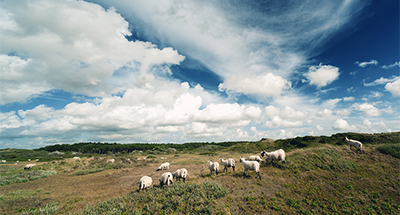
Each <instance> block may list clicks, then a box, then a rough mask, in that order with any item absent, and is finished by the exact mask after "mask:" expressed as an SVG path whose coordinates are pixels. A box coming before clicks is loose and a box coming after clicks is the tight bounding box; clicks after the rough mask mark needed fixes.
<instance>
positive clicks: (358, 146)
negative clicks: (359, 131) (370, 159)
mask: <svg viewBox="0 0 400 215" xmlns="http://www.w3.org/2000/svg"><path fill="white" fill-rule="evenodd" d="M344 140H345V141H346V142H347V144H349V145H350V147H351V146H354V147H355V148H356V149H357V150H358V151H360V152H361V154H362V145H363V144H362V143H361V142H360V141H358V140H352V139H349V138H347V137H344Z"/></svg>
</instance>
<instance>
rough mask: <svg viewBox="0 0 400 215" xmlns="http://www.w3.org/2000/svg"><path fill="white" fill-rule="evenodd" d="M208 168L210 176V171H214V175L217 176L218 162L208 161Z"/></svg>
mask: <svg viewBox="0 0 400 215" xmlns="http://www.w3.org/2000/svg"><path fill="white" fill-rule="evenodd" d="M208 168H209V169H210V176H212V172H213V171H215V176H218V170H219V163H218V162H212V161H208Z"/></svg>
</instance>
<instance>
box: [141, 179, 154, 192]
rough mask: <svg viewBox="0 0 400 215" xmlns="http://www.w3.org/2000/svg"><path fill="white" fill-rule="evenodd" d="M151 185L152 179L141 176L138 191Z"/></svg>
mask: <svg viewBox="0 0 400 215" xmlns="http://www.w3.org/2000/svg"><path fill="white" fill-rule="evenodd" d="M152 183H153V179H152V178H151V177H149V176H143V177H142V178H140V180H139V190H143V189H145V188H148V187H150V186H151V184H152Z"/></svg>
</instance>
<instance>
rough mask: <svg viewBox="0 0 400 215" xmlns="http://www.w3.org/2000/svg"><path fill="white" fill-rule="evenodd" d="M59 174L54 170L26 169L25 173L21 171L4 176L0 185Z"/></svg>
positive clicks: (0, 179) (0, 180)
mask: <svg viewBox="0 0 400 215" xmlns="http://www.w3.org/2000/svg"><path fill="white" fill-rule="evenodd" d="M54 174H57V172H56V171H53V170H36V171H35V170H34V171H26V172H23V173H19V174H16V175H11V176H4V177H1V178H0V186H4V185H7V184H13V183H23V182H27V181H33V180H37V179H40V178H46V177H49V176H51V175H54Z"/></svg>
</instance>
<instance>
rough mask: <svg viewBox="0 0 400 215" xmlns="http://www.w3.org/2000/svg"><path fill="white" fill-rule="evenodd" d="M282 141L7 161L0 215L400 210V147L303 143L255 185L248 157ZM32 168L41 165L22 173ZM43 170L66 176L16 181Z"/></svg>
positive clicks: (265, 168)
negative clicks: (163, 181)
mask: <svg viewBox="0 0 400 215" xmlns="http://www.w3.org/2000/svg"><path fill="white" fill-rule="evenodd" d="M395 135H398V133H395ZM275 144H277V143H276V142H274V141H271V140H263V141H259V142H254V143H238V144H237V145H232V146H229V147H224V148H221V147H213V146H203V147H202V148H199V149H196V150H193V151H184V150H183V151H176V152H159V153H156V154H154V153H153V152H151V153H148V152H134V153H121V154H110V153H109V154H102V155H88V156H85V154H81V155H79V156H80V157H81V159H82V160H81V161H80V162H78V161H75V160H73V159H71V158H62V159H58V160H50V161H46V162H41V161H40V160H39V162H35V161H33V162H32V161H31V162H28V161H21V162H19V164H17V165H16V164H13V163H7V164H1V165H0V174H1V178H0V179H1V181H4V180H5V179H6V178H8V179H9V182H7V184H5V185H3V186H0V214H173V213H176V214H186V213H189V212H194V213H206V214H207V213H210V214H399V213H400V203H399V202H400V195H399V194H400V186H399V184H400V165H399V164H400V160H399V158H398V157H396V154H395V153H394V155H390V154H388V153H387V152H386V151H387V150H389V151H395V150H397V151H399V149H398V145H399V143H397V144H393V143H392V142H391V143H390V144H383V143H382V144H378V143H376V144H366V145H365V147H364V152H363V153H362V154H361V153H359V152H358V151H356V150H355V149H354V148H349V146H348V145H345V144H342V145H338V144H327V143H320V144H310V145H311V146H307V147H302V148H296V147H294V148H293V149H292V150H290V151H289V152H287V161H286V162H285V163H281V162H276V163H270V162H263V163H262V164H261V171H260V172H261V177H262V180H259V179H255V178H254V177H255V175H256V174H255V172H251V171H250V172H249V176H247V177H245V176H243V166H242V164H241V163H239V158H240V157H241V156H244V157H248V156H249V155H253V154H255V155H259V152H260V150H259V149H260V148H270V147H272V148H273V147H276V145H275ZM383 146H385V147H383ZM388 146H389V147H388ZM382 148H383V149H382ZM387 148H389V149H387ZM385 150H386V151H385ZM161 157H167V159H166V160H165V159H161ZM230 157H231V158H234V159H235V160H236V166H237V167H236V171H235V172H233V171H232V169H229V170H228V172H226V173H224V172H222V169H223V167H222V165H221V164H220V165H221V166H220V173H219V174H218V176H217V177H216V176H215V174H213V175H212V176H210V172H209V170H208V165H207V161H208V160H213V161H219V158H230ZM109 158H115V159H116V161H115V163H113V164H111V163H107V162H106V161H107V160H108V159H109ZM127 158H129V159H130V160H131V161H132V162H131V163H130V162H127V160H126V159H127ZM143 158H147V159H145V160H144V159H143ZM139 159H140V160H139ZM166 161H167V162H170V163H171V169H170V170H169V171H170V172H174V171H175V170H176V169H179V168H186V169H187V170H188V171H189V178H188V179H187V181H186V184H183V183H182V182H175V183H173V184H172V185H171V186H170V187H168V188H165V187H164V188H160V187H159V186H158V179H159V178H160V176H161V174H162V173H163V172H166V171H156V169H157V167H158V166H159V164H161V163H163V162H166ZM27 163H36V164H37V165H36V166H34V167H33V168H32V169H29V170H23V167H24V165H25V164H27ZM92 170H96V171H92ZM38 171H56V172H57V173H56V174H53V175H49V176H46V177H43V178H39V179H36V180H30V179H27V180H26V181H25V182H23V181H18V180H14V179H12V178H11V177H12V176H16V175H18V176H20V177H24V175H26V174H28V173H34V172H38ZM167 171H168V170H167ZM77 173H79V174H77ZM143 175H148V176H151V177H152V178H153V187H151V188H149V189H148V190H145V191H141V192H137V188H138V183H137V182H138V181H139V179H140V177H142V176H143Z"/></svg>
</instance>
